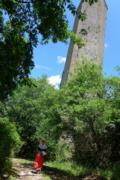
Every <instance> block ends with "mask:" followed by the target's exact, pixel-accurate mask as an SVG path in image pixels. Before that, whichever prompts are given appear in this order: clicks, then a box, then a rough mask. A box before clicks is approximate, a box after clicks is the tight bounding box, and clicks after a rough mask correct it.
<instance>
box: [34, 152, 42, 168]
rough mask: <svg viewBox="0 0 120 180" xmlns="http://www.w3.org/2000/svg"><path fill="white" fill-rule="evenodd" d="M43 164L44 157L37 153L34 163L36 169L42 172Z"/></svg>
mask: <svg viewBox="0 0 120 180" xmlns="http://www.w3.org/2000/svg"><path fill="white" fill-rule="evenodd" d="M43 162H44V156H43V155H42V154H40V153H37V154H36V156H35V161H34V169H35V170H39V171H42V167H43Z"/></svg>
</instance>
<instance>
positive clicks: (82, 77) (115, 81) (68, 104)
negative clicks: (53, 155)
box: [60, 62, 120, 166]
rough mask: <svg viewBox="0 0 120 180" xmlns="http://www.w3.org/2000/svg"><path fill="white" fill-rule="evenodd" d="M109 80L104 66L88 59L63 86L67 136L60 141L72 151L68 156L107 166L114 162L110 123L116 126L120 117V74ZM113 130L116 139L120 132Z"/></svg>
mask: <svg viewBox="0 0 120 180" xmlns="http://www.w3.org/2000/svg"><path fill="white" fill-rule="evenodd" d="M110 82H111V83H112V84H111V83H110ZM109 83H110V84H111V85H112V87H111V85H110V84H109ZM109 83H108V79H105V78H104V76H103V74H102V69H101V68H100V67H98V66H97V65H95V64H92V63H87V62H84V63H83V64H81V65H80V66H79V67H78V68H76V71H75V72H74V74H73V76H72V75H71V77H70V80H69V81H68V84H67V85H66V86H65V87H64V88H63V89H62V90H61V91H62V92H61V93H62V97H63V100H62V105H61V109H60V115H61V119H62V126H63V133H62V136H63V138H62V137H61V139H62V140H61V141H60V144H61V142H62V143H63V144H62V145H61V147H64V148H65V146H66V149H67V150H68V153H69V154H70V155H71V156H69V157H68V156H67V158H68V159H69V158H72V159H74V160H75V161H77V162H83V163H87V164H92V165H94V166H96V165H101V166H103V165H104V166H106V165H107V163H109V162H110V158H111V154H112V151H111V148H112V147H113V146H112V143H113V140H112V139H111V140H110V137H111V138H112V133H111V134H110V133H109V127H110V125H111V123H113V125H114V126H115V124H116V118H117V121H119V119H120V114H119V107H118V104H119V98H118V97H119V95H120V94H119V86H118V85H119V83H120V78H112V79H110V81H109ZM111 88H112V89H111ZM116 95H117V96H116ZM109 96H110V97H111V98H110V97H109ZM116 97H117V98H116ZM113 107H114V108H113ZM115 114H116V117H115ZM115 129H116V128H115ZM115 129H114V130H115ZM113 132H114V137H113V138H114V139H115V138H116V137H118V136H117V133H115V131H113ZM65 139H67V143H66V140H65ZM117 139H118V138H117ZM115 142H116V143H117V141H115ZM115 142H114V143H115ZM114 143H113V144H114ZM69 151H71V152H72V153H70V152H69ZM117 152H119V151H118V150H117ZM68 153H67V152H66V154H68ZM65 158H66V157H64V159H65Z"/></svg>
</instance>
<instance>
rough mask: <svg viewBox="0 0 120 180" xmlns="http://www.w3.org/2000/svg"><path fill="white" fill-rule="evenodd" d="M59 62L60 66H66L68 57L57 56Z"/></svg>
mask: <svg viewBox="0 0 120 180" xmlns="http://www.w3.org/2000/svg"><path fill="white" fill-rule="evenodd" d="M57 61H58V63H59V64H65V61H66V57H63V56H57Z"/></svg>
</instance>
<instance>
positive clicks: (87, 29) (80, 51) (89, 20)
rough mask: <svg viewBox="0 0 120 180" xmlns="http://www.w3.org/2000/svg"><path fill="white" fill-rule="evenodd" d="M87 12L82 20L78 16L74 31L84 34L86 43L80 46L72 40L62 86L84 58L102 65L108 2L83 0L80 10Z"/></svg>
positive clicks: (79, 34)
mask: <svg viewBox="0 0 120 180" xmlns="http://www.w3.org/2000/svg"><path fill="white" fill-rule="evenodd" d="M79 9H80V10H81V11H82V12H84V11H85V12H86V20H85V21H81V20H79V19H78V17H77V16H76V18H75V22H74V27H73V32H74V33H75V34H76V35H77V36H82V37H83V38H84V39H85V41H86V44H85V46H84V47H82V48H78V46H77V45H74V44H73V43H72V41H71V42H70V45H69V49H68V54H67V60H66V63H65V68H64V71H63V74H62V80H61V87H62V86H63V85H64V84H65V82H66V81H67V80H68V78H69V75H70V73H71V72H72V71H73V70H74V66H75V64H76V63H81V62H82V59H87V60H94V63H96V64H98V65H101V64H102V63H103V55H104V34H105V24H106V14H107V9H108V8H107V4H106V1H105V0H98V2H97V3H94V4H93V5H92V6H90V5H89V3H87V2H84V1H82V0H81V3H80V5H79V7H78V10H79Z"/></svg>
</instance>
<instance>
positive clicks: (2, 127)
mask: <svg viewBox="0 0 120 180" xmlns="http://www.w3.org/2000/svg"><path fill="white" fill-rule="evenodd" d="M0 138H1V140H0V176H2V175H3V174H4V173H7V172H9V171H10V168H11V162H10V157H11V153H12V152H13V151H17V149H19V148H20V144H21V141H20V137H19V135H18V133H17V130H16V127H15V125H14V124H12V123H10V122H9V120H8V119H7V118H1V117H0Z"/></svg>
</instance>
